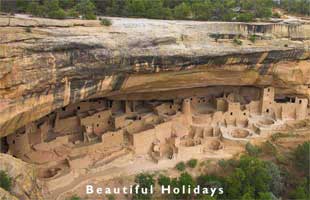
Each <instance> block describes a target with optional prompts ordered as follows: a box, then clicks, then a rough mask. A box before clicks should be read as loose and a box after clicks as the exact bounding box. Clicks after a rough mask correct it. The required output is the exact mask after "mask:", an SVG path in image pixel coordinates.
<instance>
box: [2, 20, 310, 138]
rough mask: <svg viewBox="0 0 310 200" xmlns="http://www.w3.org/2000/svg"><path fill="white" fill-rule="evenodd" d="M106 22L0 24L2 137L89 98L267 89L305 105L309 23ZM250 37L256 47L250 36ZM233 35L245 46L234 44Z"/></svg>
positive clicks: (309, 78) (309, 86)
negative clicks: (214, 89)
mask: <svg viewBox="0 0 310 200" xmlns="http://www.w3.org/2000/svg"><path fill="white" fill-rule="evenodd" d="M112 23H113V25H112V26H110V27H105V26H101V25H100V23H99V21H81V20H62V21H59V20H50V19H38V18H27V17H25V16H16V17H12V18H7V17H2V18H0V26H1V29H0V136H5V135H8V134H10V133H12V132H14V131H15V130H16V129H18V128H20V127H22V126H23V125H25V124H27V123H29V122H31V121H34V120H37V119H39V118H41V117H43V116H45V115H47V114H49V113H50V112H52V111H53V110H55V109H56V108H60V107H63V106H65V105H68V104H69V103H73V102H78V101H80V100H83V99H87V98H93V97H109V98H123V99H124V98H137V97H139V98H150V99H152V98H171V97H172V96H171V95H174V93H173V92H170V91H175V90H180V89H193V88H202V87H207V86H221V85H226V86H255V87H263V86H269V85H271V86H274V87H275V88H277V90H278V92H279V93H284V94H290V95H298V96H302V97H307V98H309V99H310V50H309V45H310V23H308V22H302V23H298V24H296V23H294V24H287V23H283V22H282V23H278V24H272V23H229V22H191V21H160V20H146V19H122V18H113V19H112ZM254 34H255V35H256V36H257V38H258V39H257V40H256V42H255V43H253V42H251V41H250V40H249V39H248V38H249V37H250V36H251V35H254ZM237 36H238V37H240V40H241V41H242V45H237V44H235V43H234V42H233V39H232V38H234V37H237ZM216 38H219V39H218V40H217V39H216ZM165 91H166V92H165ZM167 91H168V92H167ZM159 92H161V93H159Z"/></svg>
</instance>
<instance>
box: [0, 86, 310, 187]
mask: <svg viewBox="0 0 310 200" xmlns="http://www.w3.org/2000/svg"><path fill="white" fill-rule="evenodd" d="M309 113H310V111H309V102H308V99H306V98H299V97H283V96H277V97H276V96H275V88H273V87H267V88H262V89H258V93H257V94H255V95H248V96H246V95H244V93H242V94H241V93H240V92H239V91H238V90H237V89H236V90H228V91H227V92H223V93H221V94H218V93H210V94H209V95H206V96H192V97H188V98H176V99H172V100H140V101H138V100H111V99H104V98H99V99H90V100H88V101H83V102H79V103H76V104H71V105H68V106H66V107H63V108H61V109H59V110H56V111H55V112H53V113H51V114H49V115H48V116H46V117H44V118H42V119H40V120H37V121H35V122H32V123H30V124H28V125H26V126H25V127H23V128H21V129H19V130H18V131H16V132H15V133H14V134H11V135H9V136H7V137H4V138H2V143H3V144H5V145H2V148H3V149H2V151H4V149H5V148H6V150H5V151H7V153H8V154H11V155H13V156H15V157H18V158H21V159H22V160H24V161H26V162H28V163H34V164H36V165H37V166H38V168H39V172H38V175H39V177H40V178H41V179H43V180H45V181H46V184H47V185H48V187H49V188H50V189H53V188H55V187H61V186H64V185H67V184H69V183H70V182H72V181H73V179H74V178H75V177H76V176H75V175H74V174H75V173H76V172H80V171H79V170H83V169H92V168H100V167H102V166H104V165H105V164H107V163H109V162H111V161H112V160H114V159H116V158H119V157H121V156H124V155H126V154H128V153H134V155H136V156H146V157H149V158H151V159H152V160H154V162H156V163H159V162H161V161H162V160H166V159H180V160H185V159H190V158H192V156H193V155H195V154H197V153H199V154H204V153H206V152H214V151H218V150H221V149H223V148H225V146H224V142H229V143H236V144H237V143H241V144H244V143H246V142H248V141H249V139H251V138H255V137H260V136H261V135H264V134H265V133H268V132H270V131H272V130H279V129H280V128H281V126H284V125H285V124H286V122H289V121H298V120H304V119H306V118H308V116H309Z"/></svg>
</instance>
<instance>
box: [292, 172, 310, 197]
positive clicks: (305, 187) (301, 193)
mask: <svg viewBox="0 0 310 200" xmlns="http://www.w3.org/2000/svg"><path fill="white" fill-rule="evenodd" d="M309 185H310V181H309V177H308V178H305V179H303V180H302V181H301V183H299V184H298V185H297V187H296V189H295V190H294V191H292V192H291V194H290V197H291V198H292V199H298V200H308V199H309V197H310V191H309V190H310V188H309Z"/></svg>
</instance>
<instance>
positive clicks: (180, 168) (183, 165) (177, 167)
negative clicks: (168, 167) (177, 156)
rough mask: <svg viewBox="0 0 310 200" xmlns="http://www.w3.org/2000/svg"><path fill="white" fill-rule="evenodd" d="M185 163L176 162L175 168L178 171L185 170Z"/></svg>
mask: <svg viewBox="0 0 310 200" xmlns="http://www.w3.org/2000/svg"><path fill="white" fill-rule="evenodd" d="M185 167H186V166H185V163H184V162H179V163H178V164H176V166H175V168H176V169H177V170H179V171H184V170H185Z"/></svg>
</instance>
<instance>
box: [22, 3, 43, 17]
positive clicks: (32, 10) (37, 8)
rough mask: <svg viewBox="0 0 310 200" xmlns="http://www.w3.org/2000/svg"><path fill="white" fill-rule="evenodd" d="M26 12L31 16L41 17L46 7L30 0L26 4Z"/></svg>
mask: <svg viewBox="0 0 310 200" xmlns="http://www.w3.org/2000/svg"><path fill="white" fill-rule="evenodd" d="M26 12H27V13H29V14H31V15H33V16H38V17H43V16H44V15H45V14H46V8H45V7H44V6H42V5H39V3H38V2H36V1H32V2H31V3H29V4H28V6H27V9H26Z"/></svg>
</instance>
